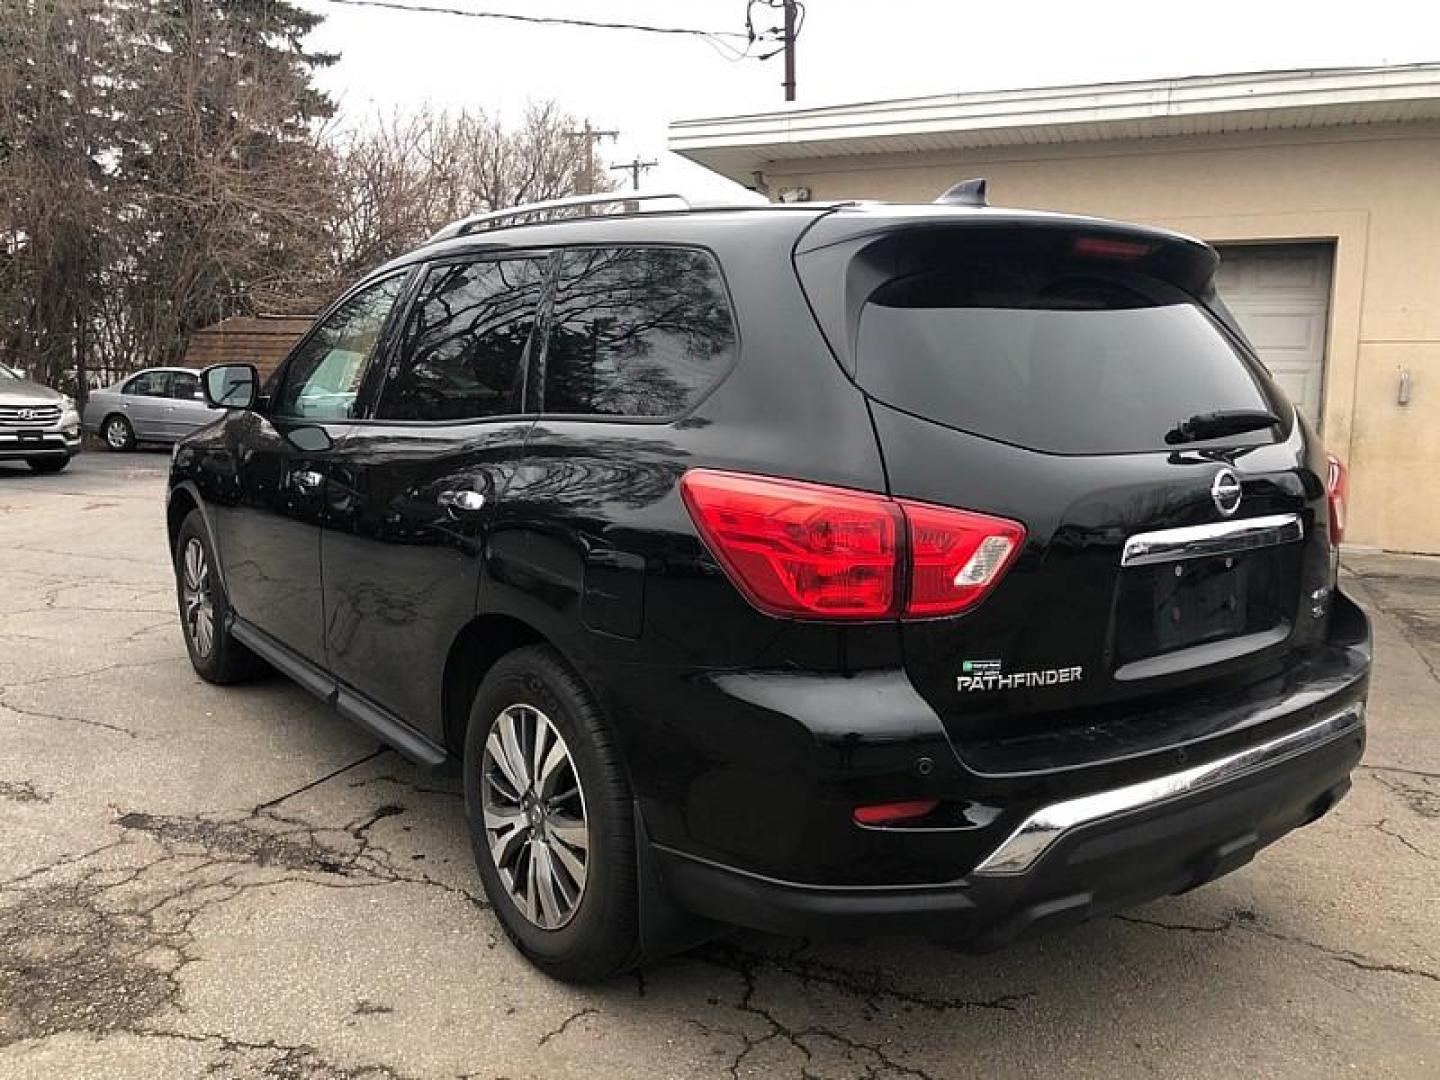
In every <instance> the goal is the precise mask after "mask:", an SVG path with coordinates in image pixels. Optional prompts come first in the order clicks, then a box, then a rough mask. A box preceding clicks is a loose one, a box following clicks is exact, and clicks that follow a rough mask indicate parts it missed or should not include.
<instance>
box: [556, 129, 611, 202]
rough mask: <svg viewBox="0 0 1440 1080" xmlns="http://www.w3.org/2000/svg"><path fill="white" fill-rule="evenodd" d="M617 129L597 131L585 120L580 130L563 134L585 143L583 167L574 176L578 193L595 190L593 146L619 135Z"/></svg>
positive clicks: (587, 193)
mask: <svg viewBox="0 0 1440 1080" xmlns="http://www.w3.org/2000/svg"><path fill="white" fill-rule="evenodd" d="M619 134H620V133H619V132H618V131H599V130H597V129H596V128H593V127H591V126H590V121H589V120H586V121H585V127H584V128H582V129H581V130H580V131H567V132H566V133H565V135H566V136H567V137H568V138H571V139H581V140H583V141H584V143H585V151H584V153H585V168H584V169H583V170H582V171H581V172H579V173H578V174H577V175H576V177H575V186H576V187H577V188H578V189H580V190H578V191H577V192H576V194H578V195H589V194H590V193H591V192H593V191H594V190H595V146H596V144H597V143H598V142H599V141H600V140H601V139H613V138H615V136H617V135H619Z"/></svg>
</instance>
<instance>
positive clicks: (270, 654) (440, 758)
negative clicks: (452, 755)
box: [229, 615, 449, 769]
mask: <svg viewBox="0 0 1440 1080" xmlns="http://www.w3.org/2000/svg"><path fill="white" fill-rule="evenodd" d="M229 629H230V633H231V634H233V635H234V636H235V640H236V641H238V642H240V644H241V645H244V646H245V647H246V648H247V649H249V650H250V651H251V652H253V653H254V654H255V655H256V656H258V657H260V659H262V660H264V661H265V662H266V663H267V664H269V665H270V666H271V667H273V668H275V669H276V670H277V671H279V672H280V673H281V674H282V675H284V676H285V677H286V678H288V679H290V680H291V681H292V682H294V683H296V684H298V685H299V686H301V687H303V688H304V689H306V690H308V691H310V693H312V694H314V695H315V696H316V697H318V698H320V699H321V700H322V701H324V702H326V703H328V704H330V705H332V706H334V707H335V711H336V712H338V713H339V714H340V715H341V716H343V717H344V718H345V719H346V720H349V721H350V722H351V723H352V724H356V725H358V726H359V727H362V728H364V729H365V730H366V731H368V732H370V734H372V735H374V736H375V737H376V738H378V739H380V740H381V741H382V742H384V743H386V744H388V745H389V746H391V747H392V748H394V749H395V750H398V751H399V752H400V753H401V754H404V755H405V756H406V757H407V758H409V759H410V760H411V761H413V762H415V763H416V764H418V765H428V766H430V767H431V768H432V769H433V768H435V767H436V766H437V765H441V764H443V763H444V761H445V759H446V758H447V757H448V756H449V755H448V754H447V753H446V752H445V748H444V747H442V746H440V745H439V744H438V743H435V742H433V741H432V740H431V739H429V738H428V737H427V736H425V735H424V734H422V733H421V732H419V731H417V730H415V728H413V727H411V726H410V725H409V724H407V723H406V722H405V721H404V720H401V719H400V718H399V717H398V716H396V715H395V714H394V713H392V712H390V711H389V710H388V709H385V708H382V707H381V706H379V705H377V704H375V703H374V702H373V701H371V700H370V699H369V698H366V697H363V696H361V695H360V694H357V693H355V691H353V690H351V689H349V688H348V687H346V686H343V685H341V684H340V683H339V682H337V681H336V680H335V678H334V676H332V675H330V674H329V673H328V672H326V671H324V670H323V669H321V668H320V667H318V666H316V665H315V664H313V663H311V662H310V661H309V660H307V659H305V657H303V656H301V655H300V654H299V653H297V652H296V651H295V650H294V649H292V648H290V647H289V646H288V645H282V644H281V643H280V642H278V641H276V640H275V639H274V638H272V637H271V636H270V635H269V634H267V633H265V631H263V630H261V629H259V628H257V627H255V626H253V625H251V624H250V623H248V622H246V621H245V620H244V619H242V618H240V616H238V615H232V616H231V617H230V628H229Z"/></svg>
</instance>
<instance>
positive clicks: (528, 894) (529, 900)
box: [521, 840, 540, 923]
mask: <svg viewBox="0 0 1440 1080" xmlns="http://www.w3.org/2000/svg"><path fill="white" fill-rule="evenodd" d="M535 847H536V844H535V841H533V840H532V841H530V846H529V848H528V849H527V852H526V854H527V856H528V857H527V858H526V860H525V895H524V897H523V900H524V905H525V906H524V907H523V908H522V909H521V910H523V911H524V912H525V917H526V918H527V919H529V920H530V921H531V922H533V923H538V922H539V921H540V920H539V919H537V918H536V915H537V914H538V912H537V911H536V910H535V892H536V886H535V879H536V878H537V877H538V876H539V874H538V872H537V867H536V865H535Z"/></svg>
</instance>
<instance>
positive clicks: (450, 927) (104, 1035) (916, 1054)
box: [0, 452, 1440, 1080]
mask: <svg viewBox="0 0 1440 1080" xmlns="http://www.w3.org/2000/svg"><path fill="white" fill-rule="evenodd" d="M166 466H167V458H166V456H165V455H164V454H163V453H153V452H152V453H139V454H129V455H107V454H103V453H89V454H86V455H83V456H82V457H80V458H79V459H77V460H76V461H75V462H74V463H73V464H72V466H71V468H70V470H69V471H68V472H66V473H63V474H60V475H58V476H49V477H41V476H36V475H31V474H29V473H28V472H27V471H25V470H24V469H23V468H13V467H9V466H4V465H0V1076H3V1077H6V1078H12V1077H13V1078H20V1077H45V1078H52V1077H87V1076H95V1077H106V1078H121V1077H137V1078H140V1077H143V1078H153V1077H170V1076H181V1077H188V1076H208V1077H220V1078H222V1080H223V1078H228V1077H252V1076H262V1077H278V1078H289V1080H301V1078H321V1080H393V1078H399V1077H415V1078H431V1077H434V1078H461V1077H466V1078H469V1077H474V1078H486V1080H490V1078H500V1077H505V1078H509V1080H519V1078H522V1077H587V1078H590V1077H602V1078H603V1077H636V1076H644V1077H671V1076H673V1077H687V1078H689V1077H721V1078H723V1077H745V1076H802V1077H812V1078H817V1080H818V1078H825V1080H841V1078H846V1080H850V1078H854V1080H860V1078H869V1080H887V1078H892V1077H913V1078H935V1080H938V1078H940V1077H961V1076H985V1077H994V1076H1008V1075H1017V1076H1033V1075H1038V1074H1054V1075H1065V1076H1116V1075H1133V1074H1158V1075H1166V1076H1170V1075H1184V1076H1197V1077H1198V1076H1234V1075H1247V1076H1296V1077H1302V1076H1303V1077H1312V1076H1317V1075H1336V1074H1339V1073H1341V1072H1350V1073H1352V1074H1354V1075H1360V1076H1427V1077H1428V1076H1436V1075H1440V729H1437V712H1440V709H1437V705H1440V560H1427V559H1419V558H1407V557H1401V556H1380V555H1376V556H1365V557H1355V558H1351V559H1348V560H1347V567H1346V575H1347V582H1348V587H1349V588H1350V590H1351V591H1352V593H1353V594H1354V595H1356V596H1357V597H1358V599H1359V600H1360V601H1361V602H1362V603H1364V604H1365V606H1366V607H1367V608H1368V609H1369V610H1370V612H1371V614H1372V616H1373V617H1374V620H1375V632H1376V644H1377V654H1378V659H1377V664H1376V670H1375V678H1374V687H1373V692H1372V697H1371V712H1370V725H1371V726H1370V744H1369V749H1368V750H1367V753H1366V757H1365V763H1364V765H1363V766H1362V767H1361V769H1360V770H1359V772H1357V774H1356V777H1355V787H1354V790H1353V792H1352V793H1351V795H1350V797H1349V798H1348V799H1346V800H1345V802H1343V803H1342V804H1341V805H1340V806H1339V808H1338V809H1337V810H1336V811H1334V812H1332V813H1331V814H1330V815H1329V816H1328V817H1327V818H1325V819H1324V820H1322V821H1321V822H1319V823H1317V824H1316V825H1313V826H1311V827H1309V828H1306V829H1303V830H1301V831H1299V832H1297V833H1295V834H1293V835H1292V836H1290V837H1288V838H1287V839H1285V840H1283V841H1281V842H1280V843H1279V844H1278V845H1276V846H1275V847H1273V848H1271V849H1269V850H1268V851H1267V852H1265V853H1263V854H1262V855H1261V856H1260V857H1259V858H1258V859H1257V860H1256V862H1255V863H1253V864H1252V865H1250V866H1249V867H1246V868H1245V869H1243V870H1241V871H1240V872H1238V873H1236V874H1234V875H1231V876H1230V877H1227V878H1224V879H1222V880H1220V881H1218V882H1215V883H1213V884H1211V885H1209V886H1207V887H1205V888H1202V889H1199V890H1197V891H1195V892H1192V893H1189V894H1187V895H1185V896H1180V897H1172V898H1169V899H1166V900H1163V901H1159V902H1157V903H1153V904H1150V905H1147V906H1146V907H1143V908H1140V909H1138V910H1135V911H1132V912H1129V913H1126V914H1124V915H1121V916H1117V917H1114V918H1109V919H1104V920H1101V921H1098V922H1095V923H1091V924H1088V925H1086V926H1082V927H1078V928H1075V929H1072V930H1069V931H1066V932H1063V933H1058V934H1054V935H1052V936H1049V937H1045V938H1041V939H1039V940H1036V941H1033V942H1029V943H1025V944H1022V945H1019V946H1016V947H1012V948H1011V949H1009V950H1008V951H1005V952H1001V953H997V954H993V955H989V956H983V957H973V956H965V955H960V954H956V953H954V952H951V951H947V950H946V949H944V948H941V947H939V946H936V945H932V944H930V943H928V942H926V941H922V940H909V939H901V940H883V941H870V942H854V943H842V944H812V943H809V942H806V941H801V940H791V939H781V938H773V937H766V936H762V935H758V934H751V933H736V934H734V935H732V936H730V937H728V938H726V939H724V940H721V941H719V942H715V943H712V944H710V945H707V946H704V947H702V948H700V949H698V950H696V951H694V952H691V953H688V954H686V955H683V956H680V957H677V958H674V959H672V960H669V961H667V962H665V963H662V964H659V965H657V966H653V967H651V968H648V969H646V970H645V971H644V972H642V973H640V974H637V975H634V976H632V977H629V978H625V979H621V980H618V981H616V982H615V983H613V984H611V985H607V986H603V987H599V988H588V989H575V988H571V987H566V986H562V985H558V984H556V983H552V982H550V981H548V980H547V979H545V978H544V977H543V976H541V975H539V974H537V973H536V972H534V971H533V970H531V969H530V968H529V967H527V966H526V965H525V964H524V963H523V962H522V961H521V960H520V958H519V957H518V956H517V955H516V954H515V953H514V952H513V951H512V950H511V949H510V947H509V945H508V944H507V943H506V942H505V940H504V937H503V935H502V934H501V932H500V930H499V928H498V926H497V924H496V922H495V919H494V918H493V916H492V915H491V913H490V912H489V910H488V909H487V905H486V903H485V900H484V898H483V896H482V895H481V892H480V887H479V881H478V878H477V877H476V874H475V871H474V867H473V863H472V861H471V857H470V853H469V848H468V845H467V842H466V839H465V832H464V820H463V816H462V810H461V800H460V797H459V782H458V779H457V777H456V776H455V775H454V774H453V772H452V773H445V772H440V773H432V772H427V771H425V770H422V769H419V768H417V767H415V766H412V765H410V764H408V763H407V762H405V761H404V760H403V759H401V758H399V757H398V756H397V755H395V754H394V753H392V752H390V751H388V750H385V749H382V748H380V747H378V746H377V745H376V744H375V742H374V741H373V740H372V739H370V738H369V737H367V736H366V735H365V734H364V733H362V732H361V731H359V730H358V729H356V728H353V727H351V726H349V725H348V724H346V723H345V722H344V721H342V720H340V719H338V718H337V717H335V716H334V715H332V714H331V713H329V712H328V711H327V710H326V709H325V708H324V707H322V706H320V705H318V704H317V703H316V702H315V701H314V700H312V699H311V698H309V697H307V696H306V695H305V694H304V692H302V691H301V690H299V689H297V688H296V687H294V686H292V685H290V684H288V683H287V682H285V681H284V680H282V679H280V678H278V677H272V678H270V679H267V680H265V681H262V682H259V683H256V684H254V685H251V686H246V687H241V688H232V689H219V688H216V687H212V686H208V685H206V684H205V683H202V682H201V681H200V680H199V679H197V678H196V676H195V675H194V674H193V673H192V672H191V670H190V666H189V663H188V662H187V660H186V656H185V650H184V646H183V644H182V642H181V638H180V629H179V623H178V620H177V617H176V615H175V610H174V607H175V604H174V594H173V589H172V584H171V572H170V567H169V565H168V564H167V559H166V553H165V539H164V514H163V494H164V476H165V469H166Z"/></svg>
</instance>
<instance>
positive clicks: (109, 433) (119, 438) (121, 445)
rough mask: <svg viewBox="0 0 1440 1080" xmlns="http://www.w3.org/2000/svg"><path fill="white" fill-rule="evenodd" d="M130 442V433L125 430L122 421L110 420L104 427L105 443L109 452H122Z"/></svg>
mask: <svg viewBox="0 0 1440 1080" xmlns="http://www.w3.org/2000/svg"><path fill="white" fill-rule="evenodd" d="M129 441H130V433H129V432H128V431H126V430H125V421H124V420H119V419H116V420H111V421H110V423H108V424H106V425H105V443H106V445H108V446H109V447H110V449H111V450H124V449H125V447H126V445H127V444H128V443H129Z"/></svg>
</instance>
